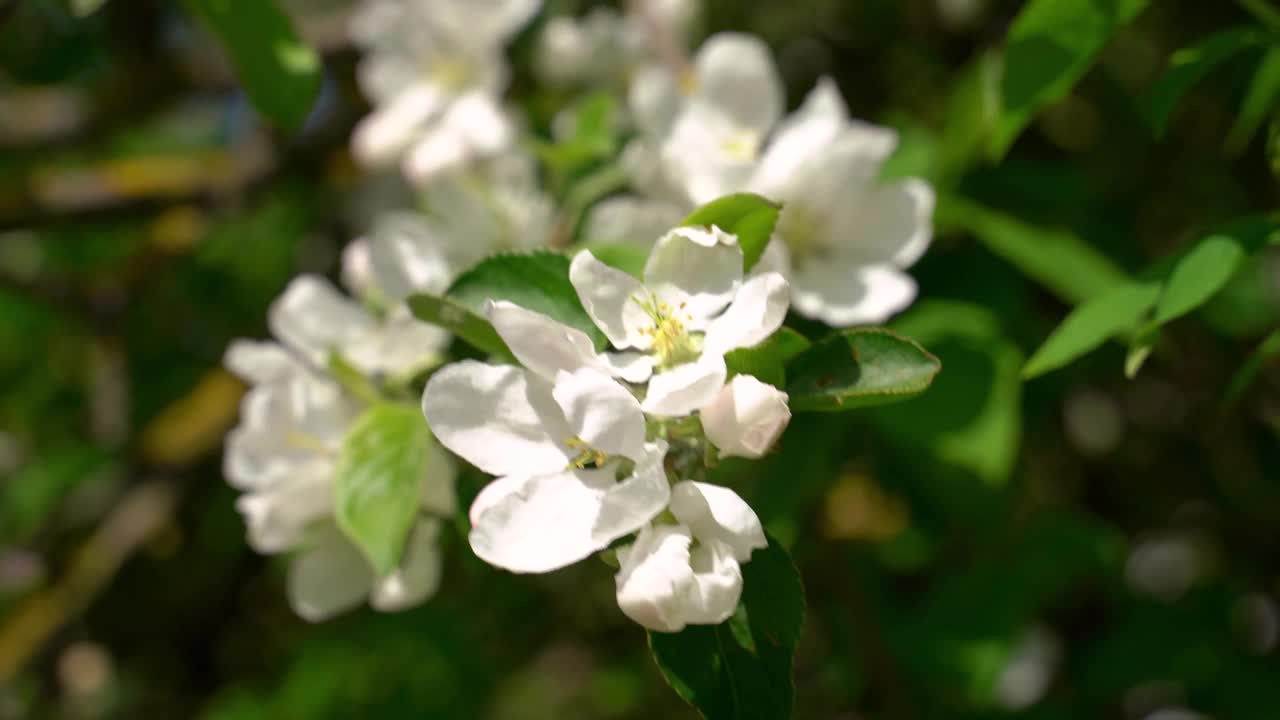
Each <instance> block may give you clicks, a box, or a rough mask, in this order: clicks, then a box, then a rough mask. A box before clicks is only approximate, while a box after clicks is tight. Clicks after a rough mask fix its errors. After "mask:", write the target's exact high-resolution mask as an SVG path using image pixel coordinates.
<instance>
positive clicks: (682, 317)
mask: <svg viewBox="0 0 1280 720" xmlns="http://www.w3.org/2000/svg"><path fill="white" fill-rule="evenodd" d="M632 300H634V301H635V303H636V304H637V305H639V306H640V308H641V309H643V310H644V313H645V314H646V315H648V316H649V320H650V321H651V322H652V323H653V324H652V325H650V326H649V327H646V328H641V329H640V334H641V335H644V336H646V337H648V338H649V339H650V340H652V341H653V348H652V352H653V354H654V355H656V356H657V358H658V367H660V368H663V369H665V368H670V367H673V366H675V365H680V364H683V363H687V362H692V361H694V360H697V359H698V355H699V354H700V353H701V352H702V348H701V342H700V338H699V337H696V336H694V335H693V334H691V333H690V332H689V330H688V328H687V327H686V326H685V323H686V322H691V321H692V320H693V315H691V314H689V312H688V311H687V310H686V309H685V303H680V305H679V306H677V307H674V308H673V307H671V305H670V304H668V303H664V302H659V301H658V299H657V298H656V297H654V296H653V295H650V296H649V299H648V300H645V299H643V298H638V297H635V298H632Z"/></svg>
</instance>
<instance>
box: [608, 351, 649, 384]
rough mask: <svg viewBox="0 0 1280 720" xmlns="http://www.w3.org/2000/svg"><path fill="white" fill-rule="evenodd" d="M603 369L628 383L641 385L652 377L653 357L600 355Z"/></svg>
mask: <svg viewBox="0 0 1280 720" xmlns="http://www.w3.org/2000/svg"><path fill="white" fill-rule="evenodd" d="M599 359H600V361H601V364H602V367H603V369H605V370H606V371H607V372H608V373H609V374H610V375H612V376H614V377H618V378H622V379H623V380H626V381H627V382H629V383H642V382H645V381H646V380H648V379H649V376H651V375H653V356H652V355H648V354H645V353H601V354H600V358H599Z"/></svg>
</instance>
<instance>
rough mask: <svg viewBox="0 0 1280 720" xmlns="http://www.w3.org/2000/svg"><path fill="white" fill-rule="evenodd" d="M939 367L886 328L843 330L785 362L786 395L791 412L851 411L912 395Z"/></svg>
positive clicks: (924, 386) (925, 353)
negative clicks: (789, 361)
mask: <svg viewBox="0 0 1280 720" xmlns="http://www.w3.org/2000/svg"><path fill="white" fill-rule="evenodd" d="M941 368H942V365H941V363H939V362H938V358H936V357H934V356H933V355H931V354H930V353H929V352H928V351H926V350H925V349H924V348H922V347H920V345H919V344H917V343H916V342H915V341H913V340H908V339H907V338H904V337H902V336H900V335H897V334H895V333H893V332H890V331H888V330H882V329H878V328H868V329H860V330H845V331H843V332H840V333H836V334H834V335H831V336H830V337H828V338H826V339H824V340H822V341H820V342H818V343H816V344H815V345H814V346H813V347H811V348H809V349H808V350H807V351H805V352H804V353H802V354H801V355H800V356H799V357H797V358H796V359H795V360H793V361H792V362H791V363H790V364H789V365H788V366H787V378H788V380H787V393H788V394H789V395H790V396H791V400H790V405H791V409H792V410H795V411H805V410H808V411H823V412H834V411H841V410H852V409H854V408H860V407H866V406H868V405H881V404H884V403H890V402H897V401H900V400H905V399H907V398H909V397H912V396H914V395H918V394H920V393H922V392H924V391H925V390H926V389H928V387H929V384H930V383H932V382H933V378H934V376H935V375H937V374H938V371H939V370H940V369H941Z"/></svg>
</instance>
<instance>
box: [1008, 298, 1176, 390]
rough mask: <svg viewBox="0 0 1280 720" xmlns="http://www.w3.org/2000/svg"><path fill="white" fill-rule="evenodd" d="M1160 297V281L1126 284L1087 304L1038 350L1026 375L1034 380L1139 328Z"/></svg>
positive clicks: (1025, 376)
mask: <svg viewBox="0 0 1280 720" xmlns="http://www.w3.org/2000/svg"><path fill="white" fill-rule="evenodd" d="M1159 296H1160V284H1159V283H1157V282H1143V283H1126V284H1124V285H1120V286H1119V287H1115V288H1112V289H1111V290H1109V291H1107V292H1105V293H1103V294H1102V295H1099V296H1098V297H1097V298H1094V299H1093V300H1090V301H1089V302H1086V303H1084V304H1083V305H1081V306H1080V307H1078V308H1076V309H1075V310H1073V311H1071V314H1069V315H1067V318H1066V319H1065V320H1063V321H1062V324H1061V325H1059V326H1058V328H1057V329H1056V330H1054V331H1053V334H1051V335H1050V336H1049V339H1048V340H1046V341H1045V342H1044V344H1043V345H1041V346H1040V349H1038V350H1036V352H1035V354H1034V355H1032V356H1031V359H1030V360H1029V361H1027V366H1026V367H1025V368H1023V369H1022V376H1023V377H1024V378H1027V379H1030V378H1033V377H1036V376H1037V375H1043V374H1045V373H1047V372H1049V371H1050V370H1055V369H1057V368H1060V367H1062V366H1063V365H1066V364H1067V363H1069V362H1071V361H1072V360H1075V359H1076V358H1078V357H1080V356H1081V355H1084V354H1085V353H1087V352H1089V351H1090V350H1093V349H1094V348H1096V347H1098V346H1099V345H1101V344H1102V343H1104V342H1106V340H1107V339H1108V338H1110V337H1112V336H1114V335H1116V334H1119V333H1121V332H1125V331H1128V330H1133V329H1135V328H1136V327H1137V325H1138V323H1139V322H1140V321H1141V320H1142V318H1143V316H1145V315H1146V314H1147V311H1148V310H1150V309H1151V308H1152V307H1154V306H1155V304H1156V300H1157V298H1159Z"/></svg>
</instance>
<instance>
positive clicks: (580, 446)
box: [564, 437, 609, 470]
mask: <svg viewBox="0 0 1280 720" xmlns="http://www.w3.org/2000/svg"><path fill="white" fill-rule="evenodd" d="M564 444H565V445H568V446H569V449H571V450H577V451H578V454H577V455H576V456H574V458H573V459H572V460H570V461H569V465H568V466H567V467H565V470H587V469H592V470H594V469H596V468H602V467H604V465H605V463H607V462H609V454H608V453H606V452H604V451H603V450H596V449H595V448H593V447H591V446H590V445H588V444H587V442H586V441H585V440H583V439H582V438H580V437H571V438H567V439H566V440H565V441H564Z"/></svg>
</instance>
